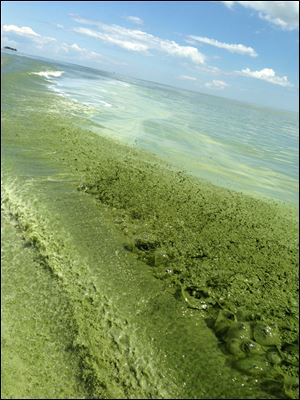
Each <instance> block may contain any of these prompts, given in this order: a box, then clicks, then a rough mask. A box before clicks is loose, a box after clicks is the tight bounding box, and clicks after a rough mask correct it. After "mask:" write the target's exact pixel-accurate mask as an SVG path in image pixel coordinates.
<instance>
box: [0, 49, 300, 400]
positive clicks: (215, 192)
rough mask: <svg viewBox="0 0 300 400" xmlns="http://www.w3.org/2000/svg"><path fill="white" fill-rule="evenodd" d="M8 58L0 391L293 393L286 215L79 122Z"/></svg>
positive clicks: (291, 273) (293, 320) (292, 278)
mask: <svg viewBox="0 0 300 400" xmlns="http://www.w3.org/2000/svg"><path fill="white" fill-rule="evenodd" d="M7 57H8V56H7ZM7 60H8V61H7V63H6V66H9V68H8V67H7V70H5V71H4V74H5V79H4V81H3V82H4V86H5V90H4V93H5V96H4V107H3V112H2V124H3V133H2V209H3V210H4V213H5V220H3V224H4V229H5V230H6V231H7V232H9V233H7V235H5V237H6V238H4V245H3V251H4V261H5V263H4V265H5V266H4V272H3V274H4V275H3V280H4V291H3V293H2V296H3V297H2V301H3V303H4V305H5V310H6V311H4V322H5V324H6V326H7V331H6V333H5V334H4V339H5V340H4V341H3V343H2V350H3V354H4V357H3V367H4V374H3V377H2V380H3V389H2V390H3V393H2V397H3V398H12V397H13V396H19V397H20V398H28V397H31V396H44V398H66V397H65V396H68V398H297V396H298V392H297V390H298V389H297V377H298V364H297V362H298V339H297V338H298V303H297V289H298V279H297V278H298V268H297V267H298V264H297V262H298V257H297V256H298V236H297V230H298V225H297V221H296V218H295V211H293V210H290V209H289V208H288V207H285V206H284V205H282V204H278V203H275V202H271V201H270V202H266V201H262V200H260V199H256V198H252V197H250V196H246V195H244V194H242V193H237V192H233V191H229V190H226V189H222V188H219V187H216V186H213V185H211V184H209V183H207V182H204V181H201V180H198V179H196V178H194V177H191V176H189V175H188V174H186V173H184V172H182V171H178V170H176V169H175V168H174V167H171V166H170V165H168V164H166V163H164V162H162V161H161V160H160V159H158V158H157V157H155V156H153V155H151V154H148V153H146V152H143V151H140V150H136V149H134V148H132V147H128V146H125V145H122V144H120V143H118V142H116V141H113V140H110V139H107V138H104V137H101V136H99V135H96V134H95V133H93V132H91V131H90V130H88V129H83V128H82V126H81V119H80V118H79V117H78V116H76V115H75V116H70V113H69V111H68V110H70V108H69V107H71V105H72V104H71V105H70V103H69V101H68V100H65V99H61V100H60V102H58V98H57V97H56V96H55V95H54V94H52V93H50V92H48V91H46V89H45V87H44V86H41V84H40V82H39V81H38V80H35V79H37V78H33V77H32V75H29V72H31V71H32V70H38V68H39V67H40V66H41V65H40V64H39V63H38V62H37V61H33V60H30V59H26V58H24V59H23V60H22V62H21V61H18V63H19V65H18V63H17V62H16V61H15V59H14V58H13V57H8V58H7ZM42 66H43V65H42ZM23 96H24V97H25V98H26V104H27V105H28V106H27V108H26V107H25V106H24V102H23V99H24V98H23ZM72 106H74V104H73V105H72ZM74 107H75V106H74ZM10 235H11V236H10ZM10 238H13V240H11V239H10ZM11 260H14V263H12V262H11ZM22 265H23V266H24V268H22V269H20V268H21V266H22ZM38 271H39V272H38ZM36 275H37V276H36ZM39 288H40V289H39ZM47 297H49V300H47ZM24 307H26V313H25V314H24ZM53 310H56V311H55V312H53ZM23 315H25V316H24V318H23V317H22V316H23ZM22 318H23V319H22ZM17 321H18V322H17ZM12 332H14V336H13V337H12ZM27 342H28V343H29V345H28V346H27ZM43 346H45V347H44V349H46V351H45V350H43ZM50 349H52V350H50ZM35 360H38V361H35ZM47 374H48V379H45V376H46V375H47ZM16 376H18V377H19V378H20V379H19V380H18V385H17V386H15V385H14V383H13V382H14V378H15V377H16ZM66 381H68V382H69V383H68V385H65V382H66ZM28 382H33V383H32V384H29V383H28Z"/></svg>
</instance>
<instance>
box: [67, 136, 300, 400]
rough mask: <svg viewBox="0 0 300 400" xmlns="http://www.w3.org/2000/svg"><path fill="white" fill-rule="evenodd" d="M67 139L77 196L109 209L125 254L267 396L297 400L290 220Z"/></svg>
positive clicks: (121, 150) (271, 206) (177, 174)
mask: <svg viewBox="0 0 300 400" xmlns="http://www.w3.org/2000/svg"><path fill="white" fill-rule="evenodd" d="M64 132H65V136H64V134H63V135H62V140H63V141H64V140H67V141H68V143H69V145H70V144H71V147H72V154H73V156H74V157H73V160H74V162H71V164H73V166H74V167H75V168H76V171H78V172H79V173H80V174H81V180H82V182H81V184H80V185H79V186H78V190H81V191H84V192H86V193H88V194H90V195H92V196H94V198H95V199H96V200H97V202H99V203H101V204H102V205H103V204H104V205H106V206H107V207H108V208H109V209H110V210H111V211H112V218H113V220H114V223H115V224H116V225H118V226H119V228H120V229H121V230H122V232H123V233H125V235H126V237H127V238H128V240H127V242H126V243H124V248H125V249H126V250H128V251H129V252H131V253H132V254H133V256H135V257H137V258H138V259H139V260H141V261H143V262H144V263H146V264H148V265H149V267H150V268H151V269H152V271H153V274H154V275H155V276H156V277H157V278H158V279H161V280H165V281H166V282H167V284H169V285H173V286H174V288H176V291H175V297H176V298H177V299H178V300H179V301H183V302H186V304H187V306H188V307H190V308H192V309H196V310H199V312H200V313H202V314H203V317H204V318H205V319H206V321H207V325H208V326H209V327H210V328H211V329H212V330H213V331H214V332H215V334H216V336H217V337H218V339H219V341H220V347H221V348H222V350H223V351H224V353H225V354H226V355H227V357H228V362H229V363H230V364H231V366H232V367H233V368H236V369H238V370H239V371H241V372H242V373H245V374H247V375H251V376H254V377H256V378H259V379H260V380H261V382H262V387H263V388H264V389H265V390H267V391H269V392H271V393H273V394H276V395H279V396H283V397H288V398H296V397H297V393H298V392H297V390H298V389H297V384H298V380H297V377H298V302H297V290H298V286H297V282H298V267H297V266H298V264H297V263H298V259H297V254H298V242H297V222H296V218H295V216H294V214H293V213H292V212H290V211H287V208H285V207H284V206H282V205H280V204H278V203H275V202H267V201H263V200H260V199H255V198H251V197H248V196H245V195H243V194H241V193H237V192H232V191H228V190H225V189H221V188H217V187H215V186H213V185H210V184H209V183H206V182H201V181H199V180H197V179H194V178H192V177H190V176H188V175H187V174H185V173H184V172H182V171H174V170H173V169H172V168H170V167H167V166H166V165H164V164H162V163H161V162H160V161H159V160H157V159H155V158H151V157H149V156H148V155H146V154H144V159H143V160H142V159H141V155H140V152H135V151H134V150H129V149H128V148H125V147H124V146H122V145H120V146H119V147H118V146H117V145H116V148H115V150H114V151H112V149H111V146H110V141H109V140H106V139H103V138H101V139H100V138H99V140H97V139H98V138H97V139H96V138H95V137H93V136H90V137H87V138H85V139H84V140H85V141H86V143H85V144H84V146H83V147H82V148H84V149H85V150H84V151H82V150H80V149H81V145H83V143H82V141H81V140H82V138H80V139H79V137H77V135H76V132H75V131H73V132H72V134H71V136H72V139H71V140H70V141H69V138H70V136H69V132H68V131H67V130H65V131H64ZM67 138H68V139H67ZM79 140H80V143H81V144H80V145H79ZM88 142H90V144H93V148H91V147H89V146H88V145H87V143H88ZM73 146H74V147H73ZM114 146H115V144H114ZM67 147H68V146H65V145H64V149H65V151H67ZM108 147H110V150H109V151H108ZM87 149H88V151H87ZM75 153H76V155H75ZM107 154H109V156H108V155H107ZM67 159H68V160H69V157H68V158H67ZM68 163H69V161H68ZM69 165H70V164H69ZM280 393H281V394H280Z"/></svg>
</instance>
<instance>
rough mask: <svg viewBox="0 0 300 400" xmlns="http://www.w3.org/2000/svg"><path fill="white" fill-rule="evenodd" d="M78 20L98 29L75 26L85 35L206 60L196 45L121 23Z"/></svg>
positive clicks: (135, 48)
mask: <svg viewBox="0 0 300 400" xmlns="http://www.w3.org/2000/svg"><path fill="white" fill-rule="evenodd" d="M73 19H74V20H75V21H76V22H80V23H84V24H88V25H95V26H97V28H98V30H94V29H88V28H83V27H79V28H74V29H73V30H74V31H75V32H77V33H81V34H83V35H87V36H91V37H94V38H96V39H98V40H101V41H104V42H106V43H111V44H113V45H116V46H119V47H121V48H123V49H126V50H130V51H135V52H141V53H145V54H149V50H155V51H159V52H162V53H165V54H169V55H172V56H176V57H181V58H186V59H189V60H190V61H192V62H193V63H195V64H198V65H201V64H204V62H205V56H204V55H203V54H202V53H200V52H199V50H198V49H197V48H196V47H192V46H182V45H180V44H178V43H176V42H175V41H173V40H167V39H161V38H160V37H158V36H154V35H152V34H150V33H147V32H143V31H140V30H137V29H128V28H124V27H122V26H119V25H106V24H103V23H101V22H99V21H93V20H87V19H83V18H81V17H78V16H75V17H73Z"/></svg>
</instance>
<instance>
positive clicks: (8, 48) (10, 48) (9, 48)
mask: <svg viewBox="0 0 300 400" xmlns="http://www.w3.org/2000/svg"><path fill="white" fill-rule="evenodd" d="M4 48H5V49H7V50H13V51H17V49H14V48H13V47H9V46H4Z"/></svg>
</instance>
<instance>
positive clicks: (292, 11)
mask: <svg viewBox="0 0 300 400" xmlns="http://www.w3.org/2000/svg"><path fill="white" fill-rule="evenodd" d="M222 3H224V4H225V5H226V6H227V7H229V8H232V7H233V6H234V4H236V3H237V4H239V5H241V6H243V7H246V8H250V9H253V10H255V11H257V12H258V15H259V17H260V18H261V19H265V20H267V21H268V22H271V23H272V24H274V25H277V26H279V27H280V28H282V29H286V30H293V29H299V2H298V1H222Z"/></svg>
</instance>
